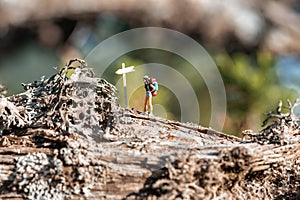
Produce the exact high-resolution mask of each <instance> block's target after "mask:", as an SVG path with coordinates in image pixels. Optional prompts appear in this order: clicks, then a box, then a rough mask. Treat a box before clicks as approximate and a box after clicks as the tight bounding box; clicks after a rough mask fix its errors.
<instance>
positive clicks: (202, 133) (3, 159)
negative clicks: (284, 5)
mask: <svg viewBox="0 0 300 200" xmlns="http://www.w3.org/2000/svg"><path fill="white" fill-rule="evenodd" d="M80 63H81V64H82V62H81V61H80ZM68 66H69V65H68ZM83 69H84V68H82V69H81V68H80V70H83ZM75 74H76V73H75ZM59 80H60V79H59ZM64 80H66V81H70V80H72V78H70V79H68V80H67V79H64ZM45 83H49V81H47V80H45ZM41 85H42V86H43V87H44V86H45V87H46V86H47V84H41ZM63 86H65V87H76V86H77V85H76V84H71V86H70V85H69V84H65V83H62V84H61V87H62V88H63ZM37 88H38V89H39V90H37V91H40V89H41V88H40V86H37V87H36V89H37ZM46 88H47V87H46ZM105 88H108V87H105ZM73 89H74V88H73ZM98 89H99V88H98ZM74 90H75V89H74ZM74 90H72V91H74ZM32 91H35V89H34V90H32ZM51 91H52V90H51ZM61 91H64V90H63V89H62V90H61ZM97 91H98V90H97ZM102 92H103V91H102ZM41 94H45V93H43V92H41ZM60 94H62V93H60ZM102 95H104V94H102ZM29 96H30V95H29ZM30 97H31V98H33V97H32V96H30ZM42 97H43V98H45V97H44V96H39V98H42ZM96 97H99V98H100V97H101V95H98V96H96ZM24 98H25V97H24ZM70 98H71V97H70ZM85 98H87V97H85ZM88 98H90V97H88ZM7 100H11V98H8V99H7ZM60 101H63V102H66V99H65V98H63V100H61V99H60V100H57V101H54V100H52V101H51V102H53V103H56V104H57V105H63V104H60V103H59V102H60ZM3 102H5V101H2V103H3ZM11 102H12V103H13V104H14V105H15V104H16V102H14V101H13V100H11ZM17 102H19V104H18V107H17V108H20V106H21V103H20V102H23V101H20V100H18V101H17ZM38 102H43V101H38ZM97 102H100V100H99V99H97ZM1 105H2V106H3V105H4V104H1ZM7 105H9V106H10V107H9V108H8V107H7V108H5V106H3V108H1V109H4V110H6V112H5V111H4V110H1V113H2V116H1V117H2V118H1V120H2V121H1V127H2V128H1V130H2V136H1V138H0V199H299V198H300V174H299V172H300V165H299V164H300V161H299V150H300V145H299V141H300V138H299V127H298V123H297V122H296V121H293V119H292V118H291V116H293V115H290V114H284V115H283V114H281V112H278V113H277V114H276V116H279V121H276V120H275V123H272V124H271V125H269V126H268V127H267V128H266V129H265V130H263V131H262V132H260V133H252V132H251V131H245V132H244V136H245V137H244V138H243V140H242V139H240V138H237V137H234V136H229V135H226V134H223V133H220V132H217V131H214V130H211V129H209V128H205V127H201V126H199V125H195V124H189V123H180V122H175V121H170V120H166V119H162V118H159V117H149V116H148V115H146V114H143V113H140V112H138V111H135V110H124V109H121V108H119V107H118V106H117V105H113V103H112V104H110V106H108V105H106V106H104V107H103V106H102V107H101V108H102V109H103V110H102V111H101V113H102V114H103V115H98V114H97V113H98V111H97V112H96V113H95V114H96V115H97V118H96V119H97V120H98V121H99V122H100V124H101V123H104V124H105V126H104V125H103V124H102V125H101V128H100V129H99V132H97V133H93V134H91V133H90V132H89V131H90V128H91V127H92V126H90V127H88V128H86V127H85V125H86V124H83V125H84V126H82V128H84V130H82V132H80V129H79V128H78V127H79V125H78V124H72V123H63V120H64V118H63V117H62V116H61V115H60V114H62V115H63V116H65V118H68V119H69V120H70V119H72V120H74V119H75V118H76V116H73V118H71V117H72V116H71V115H72V113H69V114H68V115H67V116H66V115H65V114H64V113H62V112H59V111H61V109H60V108H59V106H57V107H55V108H56V109H53V107H52V108H51V109H50V110H51V111H54V112H57V116H56V114H53V116H54V119H56V120H57V122H56V125H59V126H54V128H51V127H52V125H53V124H52V125H51V124H50V125H49V124H46V123H44V124H43V123H40V122H39V119H41V118H42V117H44V119H45V120H47V119H48V118H47V116H48V115H34V116H35V117H38V119H36V120H35V121H34V122H29V121H26V120H28V118H26V116H27V115H26V111H24V110H22V109H16V108H15V107H13V106H12V105H10V104H7ZM30 105H31V106H32V105H33V104H30ZM67 105H69V104H67ZM82 105H87V104H82ZM28 106H29V105H28ZM69 106H70V107H69V108H73V107H72V106H71V104H70V105H69ZM12 108H14V109H16V110H15V112H17V113H19V114H20V116H19V117H21V118H22V119H24V124H20V123H18V122H19V121H16V122H15V123H13V122H11V123H9V120H16V118H14V117H11V118H8V117H7V116H5V113H7V112H10V111H11V110H12ZM34 108H35V111H36V112H38V111H39V110H40V109H39V104H34ZM64 108H65V107H64ZM104 108H105V109H106V110H105V109H104ZM99 109H100V107H97V110H99ZM65 111H66V110H65ZM31 112H32V110H31ZM49 112H50V111H49ZM66 112H67V111H66ZM46 113H47V112H46ZM74 113H75V114H76V112H74ZM74 113H73V114H74ZM75 114H74V115H75ZM111 114H113V115H111ZM100 116H102V117H100ZM27 117H28V116H27ZM98 117H99V118H98ZM106 117H108V118H109V117H111V118H109V119H106ZM84 119H87V118H84ZM101 119H103V120H102V121H101ZM105 119H106V120H105ZM35 122H36V123H35ZM266 123H267V122H266ZM37 124H41V125H40V126H37ZM64 124H65V125H66V127H64V126H63V125H64ZM21 125H22V126H21ZM33 125H34V126H33ZM73 125H76V128H73V129H72V127H71V126H73ZM47 126H49V127H47ZM69 126H70V127H69ZM92 128H93V127H92ZM68 130H69V131H68ZM70 130H74V133H73V132H70ZM94 134H99V136H98V137H96V136H95V135H94Z"/></svg>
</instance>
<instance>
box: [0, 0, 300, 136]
mask: <svg viewBox="0 0 300 200" xmlns="http://www.w3.org/2000/svg"><path fill="white" fill-rule="evenodd" d="M147 26H155V27H164V28H169V29H173V30H177V31H180V32H182V33H184V34H186V35H188V36H189V37H191V38H193V39H194V40H196V41H197V42H198V43H199V44H201V45H202V46H203V47H204V48H205V50H206V51H207V52H208V53H209V54H210V56H211V57H212V58H213V60H214V61H215V63H216V65H217V66H218V69H219V71H220V73H221V75H222V79H223V81H224V84H225V89H226V96H227V113H226V120H225V125H224V128H223V132H225V133H228V134H234V135H238V136H240V133H241V131H242V130H245V129H253V130H254V131H259V130H260V129H261V128H262V127H261V122H262V121H263V119H264V118H265V115H264V114H265V113H267V112H269V111H271V110H274V109H275V108H276V106H277V105H278V102H279V100H281V99H282V100H285V99H288V98H289V99H291V100H295V99H296V98H297V97H298V95H299V89H300V80H299V75H300V58H299V54H300V3H298V1H296V0H295V1H294V0H290V1H275V0H274V1H272V0H267V1H263V2H262V1H258V0H257V1H252V0H248V1H242V0H224V1H205V0H182V1H176V3H174V2H173V1H171V0H165V1H158V0H152V1H151V0H144V1H138V0H127V1H114V0H105V1H97V0H90V1H75V0H67V1H61V2H59V1H50V0H44V1H37V0H28V1H24V2H23V1H15V0H0V83H3V84H5V85H6V87H7V89H8V95H12V94H15V93H18V92H21V91H22V87H21V83H22V82H30V81H33V80H36V79H39V77H41V76H42V75H46V77H47V76H49V75H51V74H54V73H55V72H56V71H55V69H54V68H53V67H62V66H63V65H64V64H65V63H66V62H67V61H68V60H69V59H71V58H75V57H78V58H85V56H87V55H88V53H89V52H90V51H91V50H92V49H93V48H95V47H96V46H97V45H98V44H99V43H101V41H103V40H105V39H107V38H109V37H110V36H113V35H115V34H117V33H120V32H122V31H126V30H129V29H133V28H138V27H147ZM182 48H184V47H182ZM122 62H125V63H126V64H128V65H135V66H137V65H142V64H145V63H150V62H156V63H162V64H164V65H167V66H170V67H173V68H174V69H177V68H182V69H183V68H184V69H186V70H187V71H184V72H181V73H182V74H184V75H185V76H186V77H192V74H193V71H188V70H190V69H191V70H192V68H191V67H185V66H188V65H190V64H189V63H188V62H187V61H186V60H184V59H182V58H181V57H179V56H176V55H174V54H172V53H170V52H164V51H161V50H155V49H144V50H137V51H133V52H130V53H128V54H126V55H123V56H121V57H119V58H118V59H116V60H115V61H114V62H113V63H112V64H111V67H110V68H109V69H110V70H108V71H106V72H105V73H104V75H103V77H104V78H106V79H107V80H109V81H110V82H112V83H114V84H116V83H117V82H118V80H119V78H120V77H119V76H116V75H115V74H114V71H115V70H116V69H117V68H120V66H121V63H122ZM143 75H144V74H143V73H142V72H139V73H136V74H134V75H133V74H131V75H128V76H129V78H128V80H129V82H128V85H130V81H141V84H142V80H141V77H142V76H143ZM130 76H131V77H130ZM133 76H135V77H133ZM158 81H159V80H158ZM189 82H190V83H191V85H192V86H193V89H194V91H195V93H196V96H197V98H198V100H199V109H200V110H201V119H200V121H199V124H200V125H203V126H208V125H209V120H210V107H211V102H210V96H209V93H208V91H207V88H206V86H205V84H204V83H203V81H202V80H199V79H193V78H191V79H189ZM121 88H122V87H121ZM119 95H120V104H121V105H123V103H124V102H122V91H120V93H119ZM143 101H144V89H143V87H142V86H141V87H139V88H138V89H137V90H135V91H134V93H133V95H131V97H130V99H129V106H130V107H133V108H136V109H138V110H142V108H143V103H144V102H143ZM154 103H155V107H154V109H155V110H154V112H155V114H156V115H159V116H162V117H166V118H169V119H174V120H180V115H181V113H180V109H179V106H180V105H179V102H178V99H176V96H175V95H174V93H172V91H170V90H169V89H168V87H166V86H161V87H160V91H159V96H158V97H155V99H154ZM190 112H193V110H191V111H190Z"/></svg>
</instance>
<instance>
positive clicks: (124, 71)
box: [116, 63, 134, 108]
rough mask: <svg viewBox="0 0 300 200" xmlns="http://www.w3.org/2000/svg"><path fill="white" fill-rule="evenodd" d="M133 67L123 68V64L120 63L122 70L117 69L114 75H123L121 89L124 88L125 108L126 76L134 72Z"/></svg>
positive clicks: (125, 102) (125, 100)
mask: <svg viewBox="0 0 300 200" xmlns="http://www.w3.org/2000/svg"><path fill="white" fill-rule="evenodd" d="M133 68H134V66H129V67H126V68H125V63H122V69H118V70H117V71H116V74H120V75H121V74H122V75H123V87H124V104H125V108H127V106H128V104H127V89H126V74H127V73H129V72H134V69H133Z"/></svg>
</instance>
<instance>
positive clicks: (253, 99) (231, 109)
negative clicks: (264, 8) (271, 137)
mask: <svg viewBox="0 0 300 200" xmlns="http://www.w3.org/2000/svg"><path fill="white" fill-rule="evenodd" d="M215 60H216V62H217V64H218V66H219V69H220V72H221V74H222V76H223V80H224V82H225V87H226V92H227V103H228V109H227V121H226V124H225V129H227V131H228V132H234V133H238V130H241V129H248V128H251V129H254V130H255V129H256V130H257V129H259V128H260V127H259V125H260V124H261V122H262V121H263V119H264V118H265V117H266V116H264V115H263V113H267V112H269V111H270V110H273V109H274V108H275V107H276V105H277V104H278V102H279V100H281V99H286V98H290V99H295V98H296V93H295V92H294V91H291V90H288V89H287V88H284V87H283V86H282V85H281V84H280V83H279V79H278V77H277V75H276V70H275V68H274V64H275V58H274V56H273V55H272V54H270V53H269V52H266V51H258V52H256V53H255V54H254V55H253V56H249V55H246V54H243V53H236V54H233V55H228V54H227V53H226V52H223V53H219V54H218V55H216V57H215Z"/></svg>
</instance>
